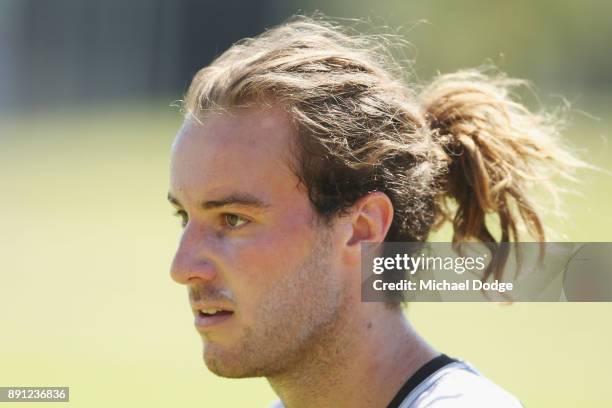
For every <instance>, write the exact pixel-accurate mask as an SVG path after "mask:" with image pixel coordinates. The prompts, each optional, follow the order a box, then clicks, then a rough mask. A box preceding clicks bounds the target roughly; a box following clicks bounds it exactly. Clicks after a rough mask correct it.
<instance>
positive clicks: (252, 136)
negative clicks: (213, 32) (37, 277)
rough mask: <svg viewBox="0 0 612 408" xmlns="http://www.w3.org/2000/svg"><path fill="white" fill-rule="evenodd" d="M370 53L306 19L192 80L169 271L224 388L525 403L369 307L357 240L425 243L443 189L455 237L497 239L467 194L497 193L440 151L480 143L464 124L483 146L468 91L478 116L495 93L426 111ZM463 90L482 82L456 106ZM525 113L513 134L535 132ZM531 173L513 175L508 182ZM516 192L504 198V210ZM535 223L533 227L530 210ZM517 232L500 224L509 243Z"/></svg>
mask: <svg viewBox="0 0 612 408" xmlns="http://www.w3.org/2000/svg"><path fill="white" fill-rule="evenodd" d="M368 44H369V43H367V42H365V40H364V39H362V38H358V37H357V38H356V37H350V36H347V35H345V34H343V33H342V32H341V30H339V29H337V28H335V27H333V26H332V25H330V24H329V23H326V22H321V21H315V20H312V19H309V18H296V19H294V20H292V21H290V22H289V23H286V24H284V25H282V26H279V27H277V28H275V29H272V30H270V31H268V32H266V33H264V34H263V35H261V36H259V37H257V38H255V39H251V40H247V41H243V42H241V43H239V44H236V45H234V46H233V47H232V48H230V50H228V51H226V52H225V53H224V54H223V55H221V56H220V57H219V58H217V60H215V61H214V62H213V63H212V64H211V65H210V66H209V67H206V68H204V69H203V70H202V71H200V72H199V73H198V74H197V75H196V77H195V78H194V80H193V83H192V84H191V87H190V89H189V91H188V94H187V97H186V101H185V109H186V113H187V114H186V119H185V122H184V124H183V126H182V128H181V130H180V131H179V133H178V136H177V138H176V140H175V142H174V145H173V149H172V157H171V181H170V191H169V195H168V198H169V200H170V202H171V203H172V204H173V205H174V206H175V207H176V209H177V214H178V215H179V216H180V217H182V221H183V226H184V231H183V234H182V237H181V241H180V244H179V247H178V249H177V252H176V255H175V258H174V261H173V263H172V270H171V274H172V277H173V279H174V280H175V281H176V282H178V283H180V284H184V285H186V286H187V288H188V291H189V298H190V302H191V308H192V310H193V314H194V316H195V326H196V329H197V331H198V333H199V334H200V336H201V338H202V341H203V346H204V351H203V356H204V361H205V363H206V365H207V367H208V368H209V369H210V370H211V371H212V372H214V373H215V374H217V375H219V376H223V377H228V378H244V377H259V376H263V377H266V378H267V379H268V381H269V383H270V385H271V386H272V388H273V389H274V391H275V392H276V393H277V394H278V396H279V398H280V401H279V402H278V403H277V406H279V407H282V406H285V407H289V408H299V407H352V408H355V407H387V406H389V407H403V408H407V407H425V406H427V407H485V406H486V407H519V406H521V405H520V403H519V402H518V400H517V399H516V398H515V397H513V396H511V395H510V394H508V393H507V392H506V391H504V390H502V389H501V388H500V387H498V386H497V385H495V384H493V383H492V382H490V381H489V380H487V379H486V378H485V377H483V376H482V375H480V374H479V373H478V371H476V370H475V369H474V368H473V367H472V366H470V365H469V364H468V363H465V362H462V361H460V360H455V359H451V358H449V357H447V356H446V355H443V354H441V353H440V352H439V351H437V350H435V349H434V348H433V347H431V346H430V345H429V344H427V342H426V341H425V340H424V339H422V338H421V337H420V336H419V335H418V334H417V333H416V332H415V330H414V329H413V328H412V326H411V325H410V323H409V322H408V321H407V320H406V318H405V316H404V314H403V312H402V309H401V307H400V304H399V303H397V302H393V301H389V302H386V303H376V302H362V301H361V296H360V293H361V288H360V285H361V275H360V257H361V253H360V249H361V244H363V243H367V242H384V241H417V242H420V241H424V240H425V239H426V237H427V234H428V233H429V231H430V230H431V229H432V228H433V225H434V221H435V220H436V219H438V218H439V217H440V216H441V215H443V211H444V210H443V207H442V206H441V205H440V204H439V203H440V202H439V200H440V194H441V192H443V193H444V194H446V195H447V196H449V197H453V198H454V199H455V200H456V201H457V202H458V206H459V210H458V211H463V213H462V214H463V215H462V216H461V217H459V218H456V219H455V235H456V237H457V236H458V237H459V238H465V239H469V238H470V237H475V238H483V237H484V238H488V237H491V235H490V233H489V232H488V229H487V228H486V225H485V224H484V220H483V217H482V215H483V214H484V213H485V212H487V211H488V210H489V209H488V208H487V207H486V205H488V204H486V202H487V201H486V199H483V200H480V201H478V200H475V198H474V196H471V195H470V194H485V195H483V197H485V198H486V197H488V196H486V194H489V192H488V191H484V190H483V191H476V192H475V191H474V188H477V187H474V186H478V185H480V186H481V188H483V189H484V188H485V187H487V188H488V187H490V186H489V185H486V186H484V187H483V184H482V182H481V183H480V184H479V183H477V181H479V180H478V179H477V178H478V177H484V176H483V175H482V174H479V173H477V172H475V171H472V172H471V173H470V172H468V171H466V170H465V169H464V167H461V166H468V167H469V166H472V167H469V168H473V167H474V166H473V165H474V163H473V162H470V161H469V160H468V161H466V160H463V158H462V159H460V160H459V162H453V160H454V159H453V158H452V157H449V156H450V155H447V154H446V153H445V151H446V150H445V146H447V144H451V143H455V144H454V145H453V146H455V147H462V148H465V149H467V148H469V147H470V146H471V145H470V143H473V142H470V140H472V139H469V140H467V139H465V138H464V136H463V134H462V133H460V129H463V127H462V126H467V125H466V123H464V122H461V121H465V120H471V122H470V123H469V124H470V126H471V127H470V129H471V132H472V133H470V135H476V136H473V137H477V136H478V134H479V133H478V132H479V128H478V126H476V125H478V123H480V122H478V121H476V120H472V119H471V118H472V117H477V115H478V114H479V112H478V111H475V109H480V106H481V105H477V104H474V103H472V102H473V101H471V100H467V101H466V100H465V96H466V95H475V97H476V98H477V100H479V101H480V102H481V104H482V105H483V106H485V105H486V104H487V103H488V102H490V101H489V100H490V99H491V100H493V98H497V96H496V95H495V94H494V92H496V91H499V90H500V89H501V88H499V87H498V88H495V87H494V85H492V82H486V78H482V77H478V78H475V77H474V76H469V75H468V76H463V77H456V78H453V81H451V82H452V83H451V85H452V86H449V83H447V82H444V81H442V82H440V83H438V84H437V86H433V87H432V88H430V90H429V91H427V92H425V93H424V94H423V95H422V96H421V99H420V100H417V98H415V96H414V95H413V94H412V93H411V91H410V90H409V89H408V88H407V87H405V86H404V85H403V84H401V83H400V82H399V81H397V80H395V79H394V77H393V76H392V75H391V74H389V73H388V72H387V71H386V70H385V69H383V68H382V65H381V62H380V60H379V59H377V57H375V54H373V53H372V52H371V47H370V45H368ZM376 55H378V56H380V55H379V54H376ZM462 81H464V82H465V81H468V84H469V85H470V86H471V87H468V90H467V91H465V92H464V93H463V94H462V93H461V92H457V91H458V89H459V90H463V88H460V87H459V88H458V87H457V86H455V85H457V84H463V86H464V88H465V83H464V82H462ZM469 81H472V82H469ZM478 81H480V82H478ZM443 86H447V88H444V87H443ZM443 89H447V90H448V92H447V93H444V92H442V90H443ZM440 92H442V93H441V94H440ZM455 95H459V96H460V97H461V98H463V99H462V100H463V101H464V103H463V104H462V103H456V102H457V101H456V100H455V99H453V97H454V96H455ZM470 97H472V96H470ZM487 98H489V99H487ZM500 101H501V102H500ZM502 102H503V103H507V106H505V105H503V103H502ZM444 103H446V104H447V105H444ZM510 104H511V102H509V101H508V100H505V99H504V100H500V99H499V98H498V99H495V100H493V101H492V102H490V103H489V105H486V106H485V107H486V108H487V111H488V115H489V116H488V117H493V118H494V115H495V109H498V110H501V111H500V115H501V114H504V115H506V114H508V112H507V111H504V109H506V108H507V107H508V106H510ZM447 106H453V109H454V110H445V109H444V108H445V107H447ZM475 106H476V107H475ZM457 111H459V112H460V113H461V115H454V113H455V112H457ZM449 112H450V113H449ZM434 113H435V116H433V114H434ZM514 114H516V115H518V114H519V113H514ZM520 114H521V115H523V116H521V117H520V119H522V121H521V122H517V123H526V122H525V119H526V118H529V116H527V115H528V113H525V112H521V113H520ZM470 115H472V116H470ZM492 115H493V116H492ZM478 117H479V116H478ZM466 118H467V119H466ZM511 119H512V118H511ZM492 121H493V119H492ZM500 123H501V121H500ZM473 124H476V125H473ZM472 125H473V126H472ZM494 125H495V126H497V127H498V128H494V127H493V126H492V125H491V126H490V127H488V126H489V124H486V123H485V124H480V125H479V126H482V129H484V130H487V131H490V130H491V129H493V130H495V131H497V132H498V133H497V134H499V135H500V139H503V137H504V135H505V134H504V133H503V132H509V130H508V129H506V128H503V127H502V126H505V125H503V124H499V123H497V122H495V123H494ZM513 126H514V125H513ZM458 129H459V130H458ZM484 130H482V132H484ZM445 135H450V136H451V138H454V139H453V140H450V139H449V140H446V139H445V137H446V136H445ZM540 136H541V135H540ZM470 137H472V136H470ZM520 137H530V133H529V132H523V133H521V135H520ZM445 140H446V141H445ZM458 141H460V142H461V143H462V144H461V143H459V142H458ZM533 146H535V148H534V149H536V150H537V149H539V148H540V146H539V145H538V144H537V143H536V142H533ZM547 146H548V145H547ZM480 147H481V148H483V147H482V146H480ZM485 147H486V148H489V147H487V146H485ZM490 148H491V149H493V148H495V147H494V146H493V147H490ZM502 148H503V149H504V152H503V154H506V155H507V154H510V153H511V152H512V151H513V150H512V149H513V148H514V147H507V146H506V147H502ZM536 153H537V152H536ZM535 156H536V154H534V157H535ZM470 157H472V156H470V155H468V156H467V159H469V158H470ZM495 157H497V158H499V157H503V155H502V153H500V154H498V155H496V156H495ZM523 158H524V159H531V157H529V154H528V153H523ZM481 160H482V158H481ZM485 164H486V165H487V166H488V165H489V164H490V163H485ZM496 165H500V163H499V161H498V162H496ZM468 167H466V168H468ZM525 169H526V168H521V164H520V163H519V164H516V166H515V167H513V168H511V170H509V171H517V174H513V175H514V178H513V181H512V182H511V183H506V186H507V187H508V188H511V187H513V186H514V185H513V184H512V183H515V182H521V179H520V176H519V173H520V171H523V170H525ZM525 171H526V170H525ZM486 176H488V177H489V178H488V179H487V180H488V182H490V183H491V186H493V185H494V184H495V183H496V182H497V181H496V180H497V179H496V176H495V175H492V173H489V174H486ZM494 176H495V177H494ZM470 177H472V178H470ZM442 180H446V181H447V182H448V183H451V182H452V183H453V184H452V187H448V184H444V182H442ZM444 186H446V187H444ZM443 188H444V189H443ZM470 188H471V189H472V190H471V193H470V192H469V191H468V193H469V194H468V195H467V196H466V197H463V196H464V195H465V193H466V191H464V190H466V189H470ZM506 193H507V191H506V190H504V189H501V190H500V189H498V190H497V191H496V192H495V194H496V195H495V200H497V201H495V203H498V202H500V200H503V199H505V197H506V196H505V195H504V194H506ZM495 203H492V204H490V205H493V204H495ZM522 203H529V202H528V200H527V198H525V200H523V201H521V205H522ZM495 205H496V204H495ZM496 208H497V210H496V211H498V212H499V213H500V217H501V216H505V214H506V213H505V212H504V211H505V209H504V208H502V206H499V205H498V206H497V207H496ZM524 216H525V215H524ZM527 216H530V217H533V219H531V221H532V222H533V223H534V224H536V225H539V224H538V222H539V218H538V217H537V214H535V213H533V214H527ZM515 221H517V220H515V219H514V218H506V219H505V224H504V225H502V233H503V234H507V233H508V231H510V233H511V232H512V227H513V226H514V223H515ZM487 234H489V235H487Z"/></svg>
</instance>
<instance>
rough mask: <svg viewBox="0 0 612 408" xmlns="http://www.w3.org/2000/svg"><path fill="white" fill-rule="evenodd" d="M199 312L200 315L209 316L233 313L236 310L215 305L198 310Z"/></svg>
mask: <svg viewBox="0 0 612 408" xmlns="http://www.w3.org/2000/svg"><path fill="white" fill-rule="evenodd" d="M198 313H199V315H200V316H205V317H209V316H222V315H227V314H232V313H234V312H232V311H231V310H223V309H216V308H214V307H208V308H205V309H200V310H198Z"/></svg>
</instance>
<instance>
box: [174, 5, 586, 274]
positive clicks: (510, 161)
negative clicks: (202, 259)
mask: <svg viewBox="0 0 612 408" xmlns="http://www.w3.org/2000/svg"><path fill="white" fill-rule="evenodd" d="M397 66H398V65H397V64H396V62H395V61H394V60H393V59H392V58H391V57H390V53H389V52H388V50H387V49H386V48H385V44H384V42H381V41H379V39H377V38H376V37H367V36H361V35H353V34H349V33H347V32H346V30H345V29H344V28H343V27H341V26H338V25H335V24H334V23H331V22H330V21H329V20H326V19H322V18H319V17H317V18H313V17H303V16H299V17H294V18H292V19H291V20H289V21H288V22H286V23H284V24H282V25H280V26H277V27H275V28H272V29H270V30H268V31H266V32H264V33H263V34H261V35H259V36H258V37H255V38H250V39H245V40H242V41H240V42H239V43H236V44H235V45H233V46H232V47H231V48H229V49H228V50H227V51H225V52H224V53H223V54H221V55H220V56H219V57H218V58H216V59H215V60H214V61H213V62H212V63H211V64H210V65H209V66H207V67H205V68H203V69H202V70H200V71H199V72H198V73H197V74H196V76H195V77H194V79H193V82H192V83H191V86H190V88H189V90H188V92H187V95H186V97H185V101H184V109H185V111H186V112H187V113H188V114H190V115H193V116H196V117H198V116H200V114H201V113H202V112H203V111H207V110H215V109H224V108H234V107H250V106H255V105H260V104H269V105H277V106H281V107H283V108H284V109H286V110H287V111H288V112H289V114H290V115H291V117H292V119H293V123H294V124H295V129H296V136H297V137H296V138H295V147H296V152H295V153H296V154H295V156H296V157H295V158H296V160H295V163H294V166H295V169H294V170H295V173H296V175H297V176H298V177H299V178H300V180H301V182H302V183H303V184H304V185H305V186H306V187H307V190H308V194H309V198H310V201H311V202H312V204H313V206H314V208H315V209H316V210H317V212H318V214H319V215H320V216H321V217H322V218H327V219H329V218H330V217H333V216H334V215H338V214H341V213H342V212H343V211H346V210H347V209H348V208H349V207H350V206H351V205H352V204H354V203H355V201H356V200H357V199H359V198H360V197H362V196H363V195H365V194H367V193H369V192H372V191H382V192H384V193H386V194H387V195H388V196H389V198H390V200H391V202H392V203H393V207H394V218H393V221H392V224H391V228H390V230H389V232H388V234H387V237H386V241H412V242H414V241H418V242H422V241H425V240H426V239H427V237H428V235H429V233H430V231H432V229H434V228H436V227H438V226H439V225H441V224H442V223H443V222H444V221H446V220H449V221H451V222H452V225H453V228H454V230H453V242H463V241H469V240H479V241H482V242H486V243H489V244H492V245H493V246H495V245H496V244H495V243H496V239H495V237H494V236H493V233H492V232H491V229H490V226H489V225H487V219H486V218H487V215H489V214H497V215H498V217H499V229H500V232H501V236H500V237H499V242H508V241H512V240H519V239H520V238H521V233H520V228H519V226H520V225H524V226H525V227H526V228H525V229H526V231H527V233H528V234H529V235H530V236H531V237H532V238H534V239H535V240H538V241H544V240H545V237H546V236H545V229H544V227H543V223H542V218H541V214H540V212H539V211H538V207H537V206H536V203H535V202H534V200H532V198H531V196H530V193H529V192H528V190H529V189H530V187H531V186H534V185H537V186H538V187H540V188H544V189H546V190H547V191H548V192H549V193H551V194H552V195H553V196H555V195H556V193H557V191H558V187H556V186H555V184H553V183H552V181H551V178H552V177H553V176H557V175H561V176H569V175H570V173H571V170H572V169H573V168H575V167H578V166H581V164H582V162H581V161H580V160H578V159H576V158H575V157H574V156H573V155H572V154H571V153H570V152H569V151H568V150H567V149H565V148H563V147H562V146H561V145H560V143H559V140H558V132H557V129H556V126H555V125H556V123H555V120H554V119H552V117H551V116H549V115H545V114H536V113H533V112H530V111H529V110H528V109H527V108H526V107H525V106H524V105H522V104H520V103H519V102H517V101H515V100H513V99H512V98H511V94H510V90H511V89H512V88H513V87H514V86H517V85H521V84H522V82H521V81H519V80H515V79H510V78H507V77H506V76H504V75H503V74H496V75H489V74H485V73H484V72H482V71H480V70H465V71H460V72H457V73H453V74H447V75H440V76H438V77H437V78H435V79H434V80H433V81H432V82H431V83H430V84H429V85H427V86H424V87H422V88H418V87H417V86H416V85H412V86H410V85H409V84H406V83H405V82H404V81H403V80H402V79H401V76H400V75H399V74H398V70H397V69H395V67H397ZM506 257H507V254H506V255H504V254H503V253H500V254H497V255H496V257H495V258H494V259H493V262H492V265H493V267H490V268H489V269H487V271H486V273H485V276H484V278H485V279H486V278H487V277H488V275H490V274H493V275H494V276H496V277H497V275H498V274H499V273H501V268H499V267H498V266H499V265H502V264H503V263H504V262H505V260H506ZM495 265H497V266H495Z"/></svg>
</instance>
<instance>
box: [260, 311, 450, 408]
mask: <svg viewBox="0 0 612 408" xmlns="http://www.w3.org/2000/svg"><path fill="white" fill-rule="evenodd" d="M369 305H370V306H368V308H369V311H368V313H367V314H368V315H370V316H376V318H365V319H364V318H363V316H362V317H360V318H358V319H354V320H353V321H347V322H344V324H343V327H342V328H341V329H339V330H338V331H337V332H336V333H333V334H332V335H330V336H327V337H328V338H326V339H325V341H324V342H320V344H318V345H317V349H316V350H313V352H312V353H309V355H308V356H306V358H303V359H301V360H300V363H299V364H297V365H296V367H293V368H292V369H291V370H289V371H287V372H284V373H282V374H281V375H277V376H273V377H269V378H268V381H269V382H270V385H271V386H272V388H273V389H274V391H275V392H276V393H277V394H278V395H279V397H280V398H281V400H282V401H283V404H284V405H285V407H287V408H303V407H321V408H325V407H340V408H341V407H351V408H355V407H357V408H358V407H381V408H384V407H386V406H387V404H388V403H389V402H390V401H391V399H393V397H394V396H395V394H396V393H397V392H398V391H399V389H400V388H401V386H402V385H403V384H404V382H405V381H406V380H407V379H408V378H409V377H410V376H411V375H412V374H414V372H416V371H417V370H418V369H419V368H420V367H421V366H423V365H424V364H425V363H426V362H427V361H429V360H431V359H432V358H434V357H436V356H437V355H438V354H439V353H437V352H436V351H435V350H434V349H433V348H432V347H430V346H429V345H428V344H427V343H426V342H425V341H424V340H423V339H422V338H421V337H420V336H419V335H418V334H417V333H416V332H415V331H414V329H413V328H412V327H411V326H410V324H409V323H408V321H407V320H406V318H405V317H404V315H403V313H402V312H401V310H391V309H387V308H385V306H384V305H381V304H376V305H375V304H369ZM373 309H375V312H373ZM372 312H373V313H372Z"/></svg>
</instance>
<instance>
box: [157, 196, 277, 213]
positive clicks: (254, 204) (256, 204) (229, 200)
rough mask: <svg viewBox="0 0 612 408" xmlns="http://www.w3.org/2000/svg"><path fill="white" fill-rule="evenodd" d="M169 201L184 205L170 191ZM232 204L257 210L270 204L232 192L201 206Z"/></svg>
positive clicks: (205, 208) (209, 208) (207, 208)
mask: <svg viewBox="0 0 612 408" xmlns="http://www.w3.org/2000/svg"><path fill="white" fill-rule="evenodd" d="M168 201H170V203H172V204H174V205H176V206H179V207H182V204H181V203H180V202H179V200H177V199H176V198H175V197H173V196H172V194H170V193H168ZM230 205H236V206H241V207H251V208H254V209H257V210H265V209H266V208H268V207H269V206H270V205H269V204H267V203H264V202H263V201H262V200H260V199H259V198H257V197H255V196H254V195H252V194H248V193H232V194H229V195H227V196H225V197H223V198H221V199H219V200H208V201H204V202H203V203H202V204H201V208H202V209H204V210H212V209H215V208H220V207H226V206H230Z"/></svg>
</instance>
